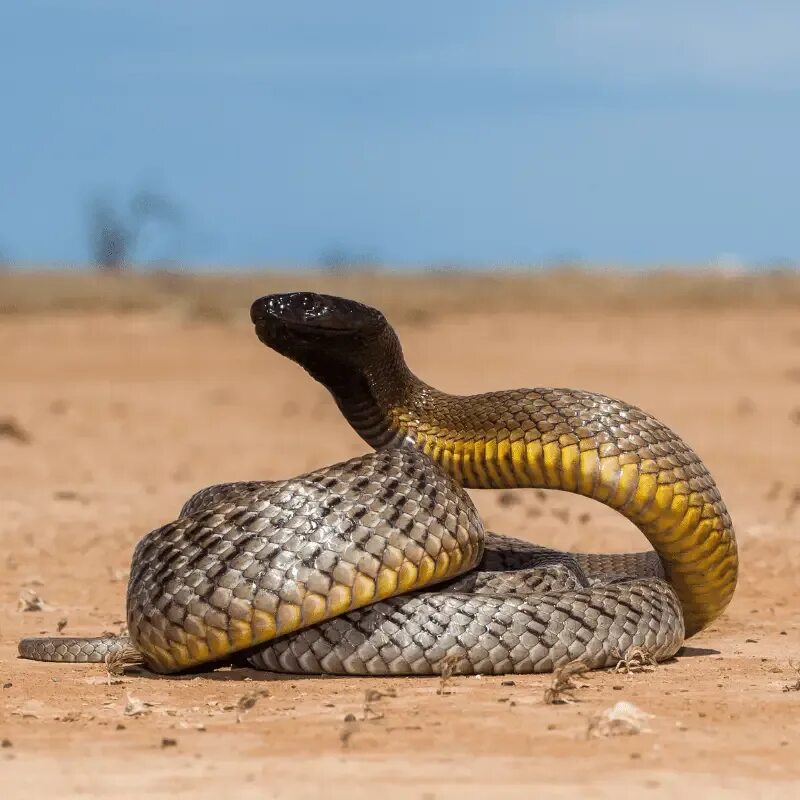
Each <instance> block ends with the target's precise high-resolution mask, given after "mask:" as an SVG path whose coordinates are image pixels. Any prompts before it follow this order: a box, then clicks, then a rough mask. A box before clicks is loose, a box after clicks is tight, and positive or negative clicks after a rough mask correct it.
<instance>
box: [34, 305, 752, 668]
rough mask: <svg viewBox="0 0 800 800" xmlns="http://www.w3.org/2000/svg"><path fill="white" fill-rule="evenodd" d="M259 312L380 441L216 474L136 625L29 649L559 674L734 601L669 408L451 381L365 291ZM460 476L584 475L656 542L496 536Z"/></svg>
mask: <svg viewBox="0 0 800 800" xmlns="http://www.w3.org/2000/svg"><path fill="white" fill-rule="evenodd" d="M251 316H252V319H253V322H254V323H255V327H256V332H257V334H258V336H259V338H260V339H261V341H262V342H264V343H265V344H267V345H269V346H270V347H271V348H273V349H274V350H276V351H278V352H279V353H282V354H284V355H286V356H288V357H289V358H292V359H293V360H295V361H297V362H298V363H299V364H301V365H302V366H303V367H304V368H305V369H306V370H307V371H308V372H309V373H310V374H311V375H312V376H313V377H314V378H316V379H317V380H319V381H321V382H322V383H323V384H324V385H325V386H326V387H327V388H328V389H329V390H330V392H331V393H332V395H333V397H334V399H335V401H336V403H337V404H338V406H339V408H340V409H341V411H342V412H343V414H344V415H345V417H346V418H347V419H348V421H349V422H350V424H351V425H352V426H353V428H354V429H355V430H356V431H357V432H358V433H359V434H360V435H361V436H362V437H363V438H364V439H365V440H366V441H367V442H368V443H369V444H370V445H372V446H373V447H374V448H375V452H374V453H371V454H369V455H365V456H363V457H360V458H356V459H353V460H351V461H348V462H345V463H343V464H338V465H335V466H331V467H327V468H324V469H321V470H317V471H315V472H312V473H309V474H307V475H304V476H301V477H298V478H294V479H290V480H283V481H274V482H245V483H232V484H221V485H219V486H212V487H209V488H208V489H204V490H202V491H201V492H199V493H197V494H196V495H194V496H193V497H192V498H191V499H190V500H189V501H188V502H187V503H186V505H185V506H184V508H183V509H182V511H181V513H180V516H179V517H178V519H177V520H176V521H174V522H171V523H169V524H168V525H165V526H163V527H161V528H159V529H157V530H155V531H153V532H151V533H149V534H148V535H147V536H145V537H144V539H142V541H141V542H140V543H139V545H138V546H137V548H136V550H135V552H134V555H133V561H132V569H131V576H130V581H129V585H128V600H127V605H128V627H129V637H130V638H129V639H128V638H124V637H108V636H105V637H98V638H91V639H74V638H62V639H58V638H32V639H23V640H22V642H20V646H19V650H20V654H21V655H22V656H24V657H27V658H35V659H39V660H49V661H101V660H103V659H104V658H105V657H106V656H108V655H109V654H111V653H114V652H115V651H118V650H120V649H122V648H123V647H130V646H132V647H133V648H135V649H136V650H137V651H138V652H139V653H140V654H141V656H142V657H143V659H144V661H145V663H146V664H147V665H148V666H149V667H150V668H151V669H153V670H155V671H157V672H164V673H169V672H176V671H180V670H183V669H187V668H192V667H197V666H199V665H205V664H214V663H221V662H222V663H224V662H230V661H231V660H242V659H247V660H248V661H249V663H250V664H252V665H253V666H256V667H260V668H264V669H269V670H275V671H288V672H306V673H340V674H341V673H346V674H425V673H438V672H441V671H442V669H443V668H444V665H445V664H448V665H449V667H448V668H449V669H451V670H453V671H455V672H462V673H470V672H472V673H494V674H499V673H506V672H546V671H549V670H552V669H554V668H557V667H558V666H560V665H562V664H564V663H566V662H568V661H572V660H582V661H583V662H585V663H586V665H587V666H588V667H591V668H597V667H604V666H608V665H610V664H613V663H615V661H616V660H618V659H619V658H621V657H623V656H624V655H625V653H626V652H628V651H629V650H630V648H631V647H637V646H638V647H641V648H644V649H645V650H646V651H647V652H648V653H649V654H650V655H652V656H653V657H655V658H657V659H659V660H663V659H665V658H669V657H670V656H672V655H674V654H675V653H676V652H677V650H678V649H679V648H680V647H681V645H682V643H683V641H684V638H685V636H691V635H693V634H694V633H697V632H698V631H699V630H700V629H702V628H703V627H705V626H706V625H707V624H708V623H710V622H711V621H712V620H713V619H715V618H716V617H717V616H718V615H719V614H720V613H721V612H722V611H723V610H724V609H725V607H726V606H727V604H728V602H729V601H730V598H731V596H732V594H733V591H734V588H735V585H736V578H737V569H738V560H737V552H736V540H735V537H734V533H733V529H732V527H731V522H730V518H729V516H728V513H727V511H726V509H725V506H724V504H723V502H722V500H721V498H720V495H719V492H718V491H717V488H716V486H715V484H714V482H713V480H712V479H711V477H710V475H709V474H708V472H707V470H706V468H705V467H704V465H703V464H702V462H701V461H700V460H699V458H698V457H697V456H696V455H695V454H694V452H693V451H692V450H691V449H690V448H689V447H688V446H687V445H686V444H685V443H684V442H683V441H682V440H681V439H680V438H679V437H678V436H676V435H675V434H674V433H673V432H672V431H671V430H669V429H668V428H667V427H665V426H664V425H662V424H661V423H660V422H658V421H657V420H655V419H654V418H653V417H651V416H649V415H648V414H646V413H644V412H642V411H640V410H639V409H637V408H634V407H632V406H630V405H628V404H626V403H623V402H621V401H618V400H612V399H610V398H608V397H604V396H602V395H597V394H592V393H589V392H582V391H573V390H569V389H520V390H514V391H505V392H495V393H491V394H484V395H476V396H471V397H457V396H453V395H448V394H445V393H443V392H440V391H438V390H436V389H433V388H432V387H430V386H428V385H426V384H425V383H423V382H422V381H420V380H419V379H418V378H416V377H415V376H414V375H413V374H412V373H411V372H410V370H409V369H408V367H407V366H406V363H405V361H404V359H403V356H402V351H401V349H400V344H399V341H398V339H397V336H396V334H395V333H394V331H393V330H392V328H391V327H390V326H389V324H388V322H387V321H386V320H385V318H384V317H383V315H382V314H380V312H378V311H377V310H375V309H372V308H369V307H368V306H364V305H362V304H360V303H356V302H355V301H351V300H345V299H342V298H335V297H330V296H327V295H318V294H312V293H304V292H297V293H291V294H284V295H269V296H267V297H264V298H262V299H260V300H258V301H256V303H254V304H253V307H252V310H251ZM462 487H475V488H501V487H507V488H516V487H542V488H550V489H561V490H566V491H571V492H577V493H579V494H583V495H585V496H587V497H591V498H594V499H596V500H599V501H600V502H602V503H605V504H606V505H608V506H610V507H612V508H614V509H616V510H618V511H619V512H621V513H622V514H624V515H625V516H626V517H627V518H628V519H630V520H631V521H632V522H633V523H634V524H636V525H637V526H638V527H639V529H640V530H641V531H642V532H643V533H644V534H645V536H646V537H647V538H648V539H649V541H650V543H651V544H652V545H653V548H654V550H653V551H650V552H646V553H631V554H621V555H608V556H605V555H591V554H570V553H562V552H560V551H555V550H550V549H548V548H544V547H539V546H537V545H532V544H529V543H526V542H523V541H520V540H516V539H511V538H508V537H504V536H498V535H495V534H491V533H486V532H484V530H483V527H482V524H481V521H480V519H479V517H478V514H477V512H476V510H475V508H474V506H473V504H472V502H471V500H470V498H469V496H468V495H467V493H466V492H465V491H464V488H462ZM434 584H438V586H436V587H435V588H433V585H434Z"/></svg>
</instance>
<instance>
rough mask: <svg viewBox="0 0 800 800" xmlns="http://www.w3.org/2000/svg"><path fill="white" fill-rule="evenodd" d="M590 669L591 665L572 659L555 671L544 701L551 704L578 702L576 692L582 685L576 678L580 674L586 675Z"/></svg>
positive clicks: (545, 691) (545, 692)
mask: <svg viewBox="0 0 800 800" xmlns="http://www.w3.org/2000/svg"><path fill="white" fill-rule="evenodd" d="M588 670H589V667H588V666H587V665H586V664H585V663H584V662H583V661H570V662H569V663H568V664H564V666H563V667H559V668H558V669H557V670H555V671H554V672H553V678H552V680H551V681H550V685H549V686H548V687H547V688H546V689H545V690H544V702H545V703H546V704H547V705H549V706H553V705H562V704H564V703H574V702H577V698H576V697H575V692H576V691H577V690H578V689H579V688H581V687H579V686H578V684H576V683H575V680H574V679H575V678H577V677H578V675H585V674H586V673H587V672H588ZM587 677H588V676H587Z"/></svg>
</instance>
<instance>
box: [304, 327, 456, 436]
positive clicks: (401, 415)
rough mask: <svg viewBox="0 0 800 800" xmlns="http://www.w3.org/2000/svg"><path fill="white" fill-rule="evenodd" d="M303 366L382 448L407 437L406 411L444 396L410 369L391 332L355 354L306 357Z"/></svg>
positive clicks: (354, 424)
mask: <svg viewBox="0 0 800 800" xmlns="http://www.w3.org/2000/svg"><path fill="white" fill-rule="evenodd" d="M301 363H302V366H303V368H304V369H305V370H306V372H308V373H309V374H310V375H311V376H312V377H313V378H315V379H316V380H317V381H319V382H320V383H322V384H323V385H324V386H325V387H326V388H327V389H328V391H329V392H330V393H331V395H332V396H333V399H334V400H335V402H336V405H337V406H338V407H339V410H340V411H341V412H342V414H343V416H344V418H345V419H346V420H347V422H348V423H349V424H350V425H351V427H352V428H353V430H355V432H356V433H357V434H358V435H359V436H360V437H361V438H362V439H364V441H365V442H367V443H368V444H369V445H370V446H372V447H374V448H376V449H378V448H381V447H385V446H387V445H389V444H395V443H399V442H400V441H402V440H403V439H404V438H405V436H406V435H407V433H408V432H409V431H408V425H407V424H405V420H406V419H407V413H406V411H407V409H408V408H410V407H414V406H416V405H417V403H418V402H419V399H420V398H424V397H426V396H428V397H431V398H432V397H433V396H434V395H439V394H441V393H440V392H437V390H435V389H433V388H432V387H430V386H428V385H427V384H425V383H424V382H423V381H421V380H420V379H419V378H417V377H416V375H414V374H413V373H412V372H411V370H410V369H409V368H408V365H407V364H406V362H405V359H404V357H403V351H402V348H401V346H400V341H399V340H398V338H397V335H396V334H395V332H394V331H393V330H392V329H391V328H387V330H386V331H385V332H383V333H382V334H381V335H380V336H378V337H377V338H376V339H375V341H373V342H371V343H370V345H369V346H368V347H365V348H363V349H360V350H359V351H358V353H354V352H345V353H339V352H320V353H319V354H310V355H306V356H305V357H304V358H303V360H302V362H301Z"/></svg>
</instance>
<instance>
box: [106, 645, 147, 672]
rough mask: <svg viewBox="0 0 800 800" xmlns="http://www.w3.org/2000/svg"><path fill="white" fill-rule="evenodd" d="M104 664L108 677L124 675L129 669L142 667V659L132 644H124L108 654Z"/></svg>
mask: <svg viewBox="0 0 800 800" xmlns="http://www.w3.org/2000/svg"><path fill="white" fill-rule="evenodd" d="M105 664H106V670H107V672H108V674H109V675H124V674H125V671H126V670H127V669H130V668H131V667H142V666H144V657H143V656H142V654H141V653H140V652H139V651H138V650H137V649H136V648H135V647H134V646H133V645H132V644H125V645H123V646H122V647H120V648H118V649H117V650H113V651H112V652H110V653H108V654H107V655H106V658H105Z"/></svg>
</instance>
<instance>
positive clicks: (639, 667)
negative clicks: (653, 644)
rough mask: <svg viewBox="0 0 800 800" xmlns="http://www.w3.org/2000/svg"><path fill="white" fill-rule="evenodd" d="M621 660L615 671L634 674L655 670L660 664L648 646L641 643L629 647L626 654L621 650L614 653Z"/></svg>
mask: <svg viewBox="0 0 800 800" xmlns="http://www.w3.org/2000/svg"><path fill="white" fill-rule="evenodd" d="M614 655H615V656H616V657H617V658H618V659H619V660H618V661H617V664H616V666H615V667H614V672H617V673H620V672H621V673H624V674H626V675H633V674H634V673H638V672H653V670H654V669H655V668H656V667H657V666H658V661H656V657H655V656H654V655H653V654H652V653H651V652H650V651H649V650H648V649H647V648H646V647H641V646H639V645H635V646H633V647H630V648H628V650H627V651H626V653H625V655H624V656H623V655H621V654H620V653H619V652H617V653H615V654H614Z"/></svg>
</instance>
